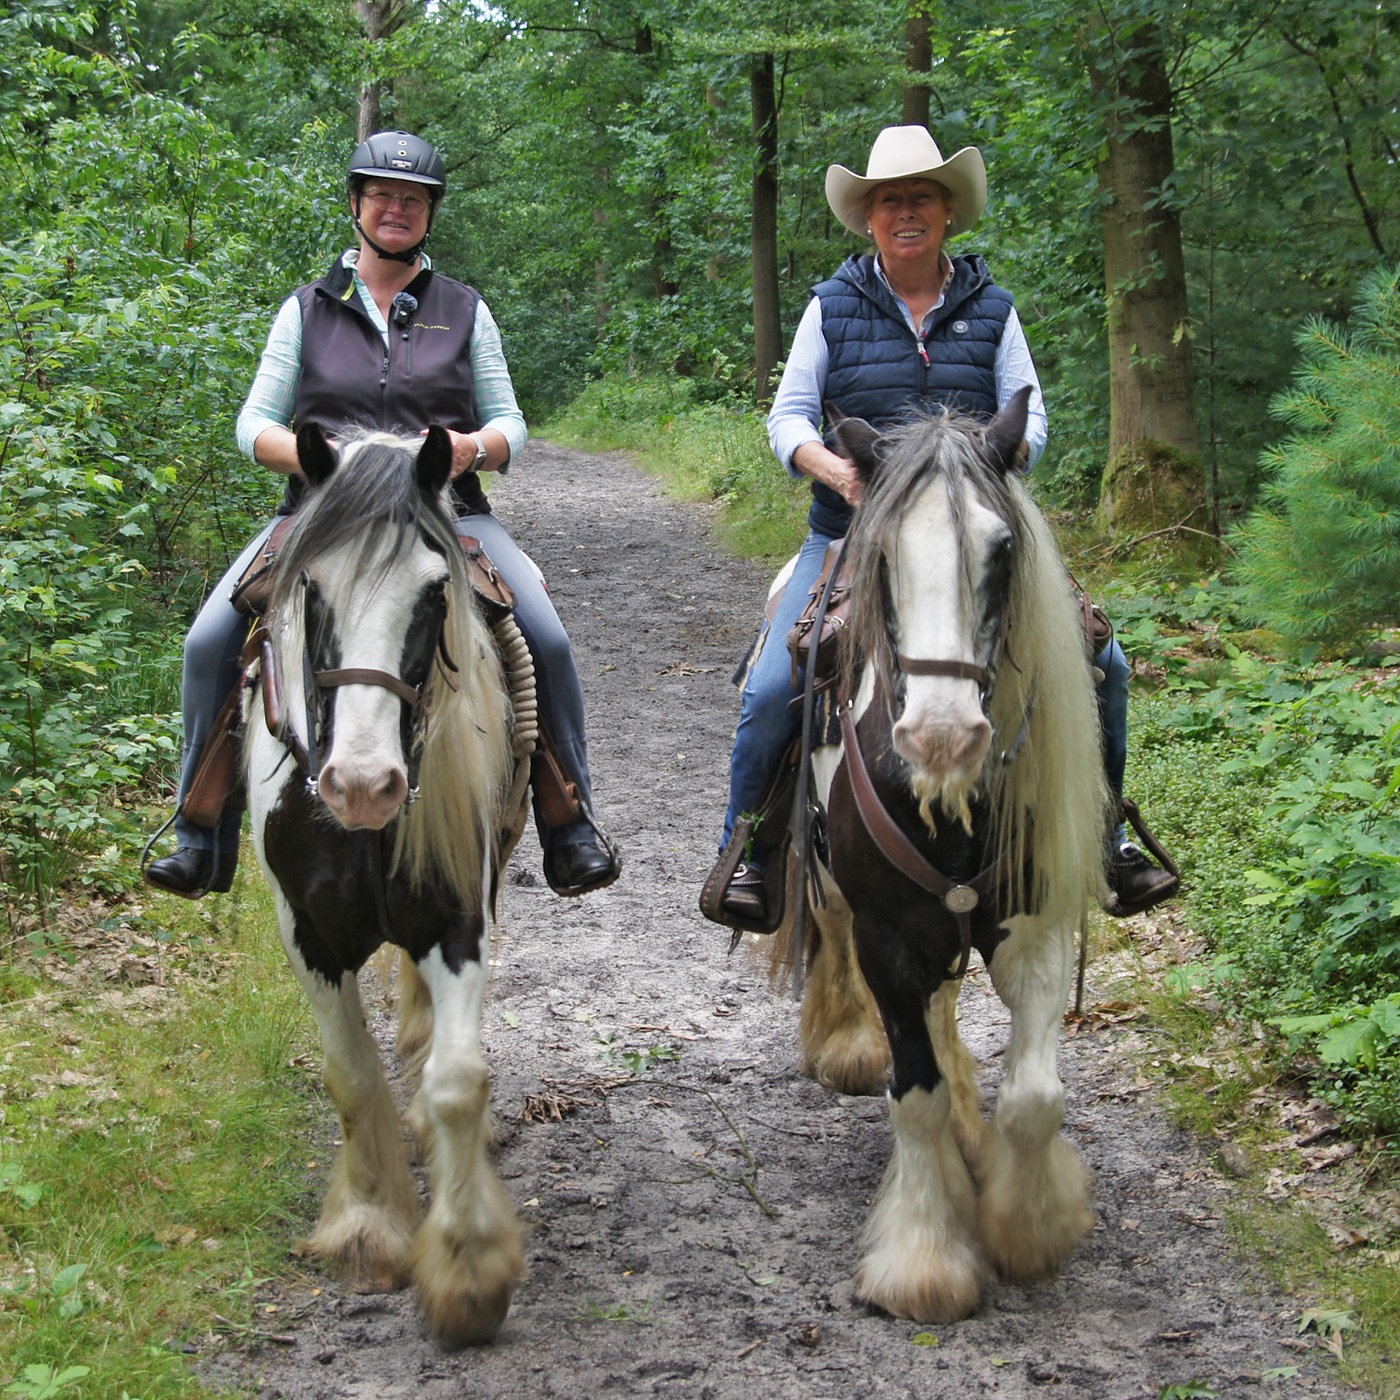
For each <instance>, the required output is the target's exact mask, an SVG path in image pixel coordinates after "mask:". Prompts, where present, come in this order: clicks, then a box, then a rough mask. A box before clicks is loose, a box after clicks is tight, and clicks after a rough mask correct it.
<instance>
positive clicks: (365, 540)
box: [272, 433, 458, 604]
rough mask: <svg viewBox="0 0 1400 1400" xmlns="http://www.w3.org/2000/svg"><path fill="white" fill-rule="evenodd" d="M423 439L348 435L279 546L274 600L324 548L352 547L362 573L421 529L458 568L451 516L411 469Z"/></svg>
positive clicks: (353, 562)
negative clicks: (323, 481)
mask: <svg viewBox="0 0 1400 1400" xmlns="http://www.w3.org/2000/svg"><path fill="white" fill-rule="evenodd" d="M420 447H421V439H418V438H397V437H393V436H391V435H389V434H387V433H369V434H361V435H352V436H351V438H350V439H349V443H348V445H344V446H343V455H342V459H341V463H340V466H339V467H338V468H337V469H336V471H335V473H334V474H333V475H332V476H331V477H330V479H329V480H328V481H327V482H326V484H325V485H324V486H322V487H321V488H320V489H319V490H317V491H316V492H314V493H313V494H312V495H311V497H310V499H309V500H308V501H307V502H306V503H304V504H303V506H302V508H301V515H300V519H299V521H298V524H297V527H296V529H295V530H293V531H292V533H291V535H290V537H289V538H288V540H287V542H286V544H285V545H284V546H283V548H282V552H281V556H280V557H279V559H278V565H277V574H276V576H275V580H274V584H273V593H272V598H273V602H274V604H275V603H276V602H278V601H280V600H281V599H283V598H284V597H285V596H286V594H287V593H288V591H289V590H290V589H291V588H292V587H293V586H294V585H295V583H296V581H297V580H298V579H299V578H300V577H301V575H302V573H303V572H305V571H306V570H308V569H309V568H310V567H311V566H312V565H313V564H315V563H316V561H317V560H319V559H321V558H324V557H325V556H326V555H327V554H330V553H332V552H335V551H339V550H349V551H351V556H350V566H351V573H352V576H363V575H364V573H365V572H366V571H367V570H368V569H370V568H376V567H377V568H378V569H379V570H381V571H383V570H385V569H387V568H388V567H389V565H390V564H391V563H392V561H393V559H394V558H396V557H397V556H398V554H399V552H400V551H401V550H402V548H403V547H404V544H405V541H406V540H408V539H411V538H412V537H413V536H414V535H416V534H419V533H422V534H425V535H427V537H428V538H429V539H430V540H431V541H432V542H433V544H434V546H435V547H437V548H438V549H440V550H442V552H443V554H444V556H445V557H446V558H447V560H448V562H449V565H450V566H451V567H452V568H453V571H454V573H456V572H457V571H458V568H457V565H458V561H457V559H456V551H455V548H453V547H452V546H453V545H454V543H455V535H454V531H453V529H452V525H451V522H450V521H449V519H448V518H447V515H446V512H445V511H444V510H443V509H442V507H441V504H440V503H439V502H436V501H430V500H428V499H427V498H426V497H425V496H424V495H423V493H422V491H421V490H420V489H419V487H418V481H417V478H416V476H415V474H414V469H413V468H414V462H415V461H416V460H417V456H418V451H419V448H420Z"/></svg>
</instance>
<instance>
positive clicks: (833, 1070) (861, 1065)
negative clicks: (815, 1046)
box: [807, 1030, 890, 1097]
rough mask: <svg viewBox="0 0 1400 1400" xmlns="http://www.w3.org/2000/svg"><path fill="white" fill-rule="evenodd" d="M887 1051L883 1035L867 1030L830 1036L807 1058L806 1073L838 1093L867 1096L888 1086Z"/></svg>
mask: <svg viewBox="0 0 1400 1400" xmlns="http://www.w3.org/2000/svg"><path fill="white" fill-rule="evenodd" d="M889 1068H890V1048H889V1043H888V1042H887V1041H886V1040H885V1037H884V1035H883V1034H880V1033H872V1032H869V1031H867V1030H861V1031H857V1032H855V1033H853V1034H837V1035H833V1036H831V1037H830V1038H829V1039H828V1040H827V1041H826V1043H825V1044H824V1045H822V1046H821V1048H820V1049H819V1050H818V1051H817V1052H816V1053H815V1054H814V1055H811V1056H810V1057H809V1059H808V1063H807V1073H808V1074H809V1075H811V1077H812V1078H813V1079H815V1080H816V1081H817V1083H818V1084H823V1085H825V1086H826V1087H827V1088H828V1089H834V1090H835V1091H836V1092H837V1093H838V1094H853V1095H861V1096H866V1097H871V1096H875V1095H879V1094H883V1093H884V1092H885V1089H886V1088H887V1086H888V1078H889Z"/></svg>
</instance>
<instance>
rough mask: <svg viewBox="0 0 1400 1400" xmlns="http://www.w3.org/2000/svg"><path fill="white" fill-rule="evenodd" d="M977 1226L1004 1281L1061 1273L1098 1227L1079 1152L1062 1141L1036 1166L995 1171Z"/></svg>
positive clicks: (982, 1200)
mask: <svg viewBox="0 0 1400 1400" xmlns="http://www.w3.org/2000/svg"><path fill="white" fill-rule="evenodd" d="M977 1226H978V1233H979V1235H980V1236H981V1239H982V1248H983V1249H984V1250H985V1251H986V1254H987V1257H988V1259H989V1260H990V1261H991V1262H992V1265H993V1266H994V1267H995V1268H996V1270H997V1272H998V1273H999V1274H1001V1276H1002V1277H1003V1278H1006V1279H1011V1280H1013V1281H1016V1282H1027V1281H1030V1280H1032V1279H1041V1278H1050V1277H1052V1276H1053V1275H1055V1274H1057V1273H1058V1272H1059V1271H1060V1268H1061V1267H1062V1266H1063V1264H1064V1263H1065V1261H1066V1260H1067V1259H1068V1258H1069V1257H1070V1255H1071V1254H1073V1253H1074V1251H1075V1249H1076V1248H1077V1247H1078V1245H1079V1242H1080V1240H1082V1239H1083V1238H1084V1237H1085V1236H1086V1235H1087V1234H1089V1233H1090V1231H1092V1230H1093V1228H1094V1214H1093V1212H1092V1211H1091V1210H1090V1209H1089V1178H1088V1173H1087V1172H1086V1171H1085V1168H1084V1164H1083V1163H1082V1162H1081V1161H1080V1159H1079V1154H1078V1153H1077V1152H1076V1151H1075V1150H1074V1148H1072V1147H1071V1146H1070V1145H1069V1143H1067V1142H1066V1141H1065V1140H1064V1139H1063V1138H1057V1139H1056V1140H1055V1141H1054V1142H1053V1143H1051V1145H1050V1147H1049V1148H1048V1149H1047V1151H1046V1152H1045V1154H1044V1155H1043V1157H1041V1159H1040V1160H1039V1161H1037V1162H1036V1163H1034V1164H1027V1163H1018V1164H1015V1165H1013V1166H1012V1168H1011V1169H1010V1170H1007V1171H996V1170H994V1171H993V1172H992V1173H991V1175H990V1178H989V1179H988V1181H987V1182H986V1184H985V1185H984V1187H983V1193H982V1196H981V1197H980V1199H979V1201H978V1212H977Z"/></svg>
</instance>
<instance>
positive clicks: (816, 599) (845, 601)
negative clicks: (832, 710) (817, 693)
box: [787, 538, 851, 690]
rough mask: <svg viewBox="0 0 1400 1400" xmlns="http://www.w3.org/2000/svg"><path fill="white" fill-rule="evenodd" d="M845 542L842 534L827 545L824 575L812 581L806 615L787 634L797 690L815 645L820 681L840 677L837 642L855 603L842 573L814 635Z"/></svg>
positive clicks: (824, 683)
mask: <svg viewBox="0 0 1400 1400" xmlns="http://www.w3.org/2000/svg"><path fill="white" fill-rule="evenodd" d="M844 544H845V539H844V538H842V539H839V540H832V542H831V543H830V544H829V545H827V547H826V557H825V558H824V559H823V560H822V571H821V576H820V577H819V578H818V579H817V581H816V582H815V583H814V584H813V585H812V592H811V594H810V596H809V597H808V599H807V606H806V607H805V608H803V609H802V615H801V616H800V617H799V618H798V619H797V621H796V622H795V623H794V624H793V627H792V630H791V631H790V632H789V633H788V635H787V648H788V653H789V654H790V655H791V657H792V687H793V689H794V690H796V689H797V687H798V680H799V677H800V676H801V675H802V674H804V673H805V672H806V669H807V667H808V666H809V665H810V664H811V660H812V651H813V647H814V646H815V648H816V656H817V673H816V681H817V684H818V685H819V686H822V685H830V684H831V683H832V682H833V681H835V679H836V650H837V648H836V643H837V639H838V638H839V637H840V635H841V632H842V630H843V629H844V628H845V626H846V614H847V613H848V612H849V611H850V606H851V590H850V584H849V582H848V581H847V580H846V579H844V578H840V577H838V578H837V580H836V582H835V584H833V585H832V589H831V597H830V599H829V600H828V602H827V605H826V616H825V617H823V618H822V626H821V632H820V634H819V635H818V636H816V637H813V635H812V633H813V632H814V631H815V630H816V622H817V610H818V608H819V607H820V605H821V597H822V591H823V590H824V589H825V588H826V581H827V579H829V578H830V577H831V571H832V570H833V569H834V568H835V567H836V564H837V561H838V560H839V559H840V557H841V547H842V546H843V545H844Z"/></svg>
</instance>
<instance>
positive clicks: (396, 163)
mask: <svg viewBox="0 0 1400 1400" xmlns="http://www.w3.org/2000/svg"><path fill="white" fill-rule="evenodd" d="M347 186H348V196H349V203H350V214H351V217H352V218H353V220H354V225H355V231H356V234H357V236H358V245H359V246H358V247H355V248H350V249H347V250H346V252H344V253H343V254H342V255H341V256H340V257H339V258H338V259H337V260H336V262H335V264H334V265H333V266H332V267H331V269H330V271H329V272H328V273H327V274H326V275H325V276H324V277H322V278H321V279H319V280H318V281H316V282H312V283H308V284H307V285H306V286H304V287H300V288H298V289H297V291H295V292H294V293H293V294H292V295H291V296H290V297H288V299H287V300H286V301H285V302H284V303H283V304H282V307H281V309H280V310H279V312H278V313H277V317H276V320H275V321H274V323H273V326H272V331H271V333H270V334H269V336H268V341H267V346H266V349H265V350H264V352H263V357H262V360H261V362H260V364H259V366H258V371H257V375H256V376H255V378H254V380H253V385H252V388H251V389H250V391H249V393H248V398H247V401H246V402H245V403H244V405H243V408H242V410H241V411H240V413H239V415H238V445H239V447H240V449H241V450H242V451H243V452H245V453H246V454H247V455H248V456H250V457H252V458H253V459H254V460H255V461H257V462H260V463H261V464H262V465H263V466H265V467H268V468H270V469H271V470H273V471H275V472H279V473H281V474H283V475H285V476H287V477H288V482H287V489H286V493H285V496H284V498H283V502H282V505H281V506H280V508H279V510H278V514H279V515H287V514H291V513H292V512H293V511H295V510H296V507H297V504H298V502H299V501H300V499H301V495H302V492H303V489H304V485H305V483H304V480H303V478H302V477H301V475H300V467H299V464H298V462H297V454H296V437H295V434H294V433H293V431H292V429H291V427H290V426H289V425H291V424H293V423H300V422H317V423H320V424H322V425H323V426H324V427H325V428H327V429H328V430H329V431H330V432H332V433H334V432H335V431H336V430H337V429H338V428H347V427H352V426H359V427H373V428H381V429H385V430H389V431H397V432H418V431H423V430H425V429H426V428H427V426H428V424H430V423H441V424H442V425H443V426H444V427H446V428H447V429H448V432H449V433H450V435H451V438H452V444H453V467H452V476H453V480H452V493H453V499H454V501H455V503H456V507H457V511H458V514H459V517H470V519H465V520H462V521H461V522H460V523H461V531H462V533H464V534H469V535H472V536H474V537H475V538H476V539H478V540H480V541H481V544H482V546H483V548H484V549H485V550H486V553H487V554H488V555H489V556H490V557H491V560H492V562H493V563H494V564H495V565H496V566H497V568H498V569H499V571H500V573H501V575H502V576H503V577H504V578H505V580H506V581H507V583H508V584H509V585H510V587H511V589H512V591H513V593H514V594H515V600H516V607H515V611H516V618H517V621H518V622H519V624H520V629H521V631H522V632H523V633H524V635H525V640H526V642H527V643H528V644H529V647H530V652H531V655H532V656H533V658H534V662H535V670H536V678H537V684H538V687H539V702H540V711H541V718H542V720H543V722H544V728H545V729H546V731H547V732H548V734H549V737H550V740H551V743H552V746H553V749H554V751H555V755H556V756H557V758H558V760H559V764H560V766H561V767H562V769H563V770H564V774H565V777H566V778H567V780H569V781H570V782H571V783H572V784H573V785H574V786H575V787H576V788H577V793H578V797H579V799H580V803H579V806H580V807H581V809H582V813H583V816H582V819H581V820H577V821H570V822H567V823H566V824H564V825H555V826H552V827H551V826H550V825H548V824H547V823H546V821H545V817H544V812H543V811H542V809H541V801H540V792H539V784H538V783H537V785H536V794H535V816H536V825H537V827H538V828H539V834H540V841H541V845H542V846H543V847H544V853H545V858H544V868H545V878H546V880H547V881H548V882H549V885H550V887H551V888H552V889H554V890H556V891H557V892H559V893H560V894H569V895H573V894H583V893H585V892H586V891H588V890H593V889H599V888H601V887H603V886H604V885H608V884H611V883H612V881H613V880H615V879H616V878H617V875H618V871H619V863H618V857H617V853H616V851H615V849H614V848H613V846H612V844H611V843H610V842H609V841H608V840H607V838H606V837H605V836H604V835H603V833H602V831H601V829H600V828H599V827H598V825H597V824H596V822H595V821H594V820H593V818H592V790H591V781H590V776H589V769H588V748H587V739H586V736H585V731H584V706H583V690H582V687H581V685H580V683H579V678H578V671H577V668H576V666H575V664H574V659H573V652H572V649H571V647H570V645H569V639H568V635H567V634H566V633H565V631H564V627H563V624H562V623H561V622H560V620H559V617H558V614H557V613H556V612H555V611H554V605H553V604H552V603H551V602H550V599H549V595H548V593H547V592H546V591H545V588H544V585H543V583H542V582H541V580H540V578H539V576H538V573H537V572H536V570H535V568H534V566H533V564H532V563H531V562H530V560H529V559H527V558H526V556H525V555H524V554H523V553H522V552H521V551H520V549H519V547H518V546H517V545H516V544H515V542H514V541H513V540H512V539H511V537H510V535H509V534H508V532H507V531H506V530H505V529H504V527H502V526H501V524H500V522H499V521H497V520H496V518H495V517H494V516H493V515H492V514H491V513H490V510H491V508H490V506H489V504H488V503H487V500H486V495H485V493H484V491H483V490H482V487H481V478H480V474H481V473H482V472H488V471H500V472H504V471H505V470H506V469H507V468H508V466H509V464H510V462H511V461H512V459H513V458H514V457H515V456H516V455H517V454H518V453H519V452H520V450H521V449H522V448H523V447H524V445H525V439H526V428H525V419H524V417H523V415H522V414H521V412H520V409H519V407H518V405H517V404H516V400H515V390H514V388H513V386H512V384H511V380H510V371H509V369H508V368H507V366H506V361H505V356H504V354H503V352H502V348H501V337H500V332H499V330H498V329H497V326H496V322H495V320H494V319H493V317H492V315H491V312H490V310H489V309H488V308H487V305H486V303H485V301H483V300H482V298H481V295H480V293H478V292H477V291H476V290H475V289H474V288H472V287H468V286H466V285H465V284H464V283H461V282H457V281H455V280H453V279H452V278H450V277H446V276H443V275H442V274H441V273H439V272H437V271H436V270H435V269H434V268H433V266H432V263H431V261H430V259H429V258H428V257H427V255H426V254H425V253H424V246H425V244H426V243H427V241H428V235H429V232H430V230H431V228H432V223H433V217H434V215H435V213H436V212H437V206H438V203H439V201H440V200H441V199H442V196H443V194H444V192H445V190H446V171H445V167H444V165H443V160H442V157H441V155H440V154H439V153H438V152H437V151H436V150H435V149H434V148H433V147H432V146H431V145H429V144H428V142H426V141H424V140H422V139H421V138H420V137H418V136H414V135H412V134H411V133H409V132H405V131H381V132H378V133H376V134H375V135H373V136H371V137H369V139H368V140H366V141H364V142H362V143H361V144H360V145H359V146H358V147H357V148H356V149H355V152H354V154H353V155H352V156H351V158H350V164H349V169H348V171H347ZM275 523H276V522H275V521H274V522H273V524H275ZM273 524H269V525H268V526H267V528H266V529H264V530H263V531H262V532H261V533H260V534H259V535H258V537H257V538H256V539H255V540H254V541H253V542H252V544H250V545H249V546H248V548H247V549H246V550H245V551H244V552H243V554H242V555H241V556H240V557H239V558H238V559H237V560H235V561H234V564H233V567H232V568H231V569H230V570H229V572H228V574H227V575H226V576H225V578H224V580H223V582H222V583H221V584H220V585H219V586H218V587H217V588H215V589H214V591H213V592H212V593H211V594H210V596H209V599H208V600H207V601H206V603H205V605H204V607H203V608H202V609H201V610H200V613H199V616H198V617H197V618H196V619H195V622H194V625H193V627H191V629H190V633H189V636H188V638H187V639H186V642H185V670H184V691H183V699H182V703H183V710H184V724H185V742H184V760H183V765H182V770H181V779H180V790H179V802H180V805H181V810H180V812H179V813H178V814H177V816H176V818H175V829H176V835H177V837H178V840H179V848H178V849H177V850H176V851H175V852H174V853H173V854H171V855H168V856H164V857H162V858H160V859H159V860H155V861H152V862H151V864H150V865H149V866H148V867H147V869H146V878H147V880H149V881H150V882H151V883H152V884H155V885H158V886H160V887H161V888H163V889H167V890H170V891H173V892H174V893H176V894H180V895H184V896H185V897H187V898H190V899H198V898H199V897H200V896H201V895H203V894H205V893H206V892H207V891H209V890H214V891H224V890H227V889H229V888H230V886H231V885H232V883H233V875H234V871H235V868H236V866H237V860H238V839H239V830H240V826H241V819H242V811H241V808H240V807H239V806H238V805H237V803H236V802H230V803H229V804H227V805H226V806H225V807H224V811H223V815H222V817H221V818H220V819H219V821H218V824H217V826H212V827H205V826H202V825H199V824H197V823H196V822H194V821H192V820H191V819H190V815H189V814H187V813H186V812H185V811H184V799H185V797H186V795H187V794H188V792H189V790H190V786H191V784H192V782H193V779H194V776H195V774H196V772H197V771H198V768H199V764H200V760H201V758H202V756H203V752H204V748H205V743H206V740H207V739H208V738H209V737H210V735H211V734H212V733H213V731H214V728H215V724H216V720H217V717H218V713H219V710H220V707H221V705H222V703H223V701H224V698H225V697H226V696H227V695H228V694H229V693H230V692H231V691H232V689H233V687H234V685H235V684H236V682H237V678H238V675H239V660H238V658H239V650H240V647H241V645H242V640H243V635H244V630H245V626H246V619H245V618H244V617H243V616H242V615H241V614H239V613H238V612H237V611H236V610H235V609H234V607H233V605H232V603H231V601H230V594H231V592H232V590H233V588H234V586H235V585H236V584H237V582H238V581H239V579H241V578H242V576H243V574H244V571H245V569H246V567H247V565H248V564H249V563H250V562H251V561H252V560H253V559H255V558H256V557H257V554H258V552H259V550H260V549H261V548H262V546H263V544H264V542H265V541H266V539H267V537H268V535H269V534H270V533H271V531H272V528H273Z"/></svg>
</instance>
